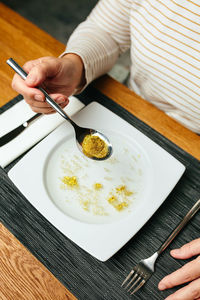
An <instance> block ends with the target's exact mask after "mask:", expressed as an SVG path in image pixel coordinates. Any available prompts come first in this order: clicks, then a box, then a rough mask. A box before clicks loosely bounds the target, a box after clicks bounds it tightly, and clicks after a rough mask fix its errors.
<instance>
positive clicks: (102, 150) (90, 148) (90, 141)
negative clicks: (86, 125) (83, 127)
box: [82, 134, 108, 158]
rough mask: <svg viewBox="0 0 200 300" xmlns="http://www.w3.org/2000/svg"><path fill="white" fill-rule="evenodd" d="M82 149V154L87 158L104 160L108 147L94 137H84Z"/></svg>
mask: <svg viewBox="0 0 200 300" xmlns="http://www.w3.org/2000/svg"><path fill="white" fill-rule="evenodd" d="M82 148H83V153H84V154H85V155H86V156H88V157H96V158H104V157H106V155H107V154H108V145H107V144H106V143H105V142H104V141H103V140H102V139H101V138H100V137H99V136H96V135H90V134H88V135H86V136H85V137H84V139H83V142H82Z"/></svg>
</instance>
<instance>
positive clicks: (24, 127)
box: [0, 114, 42, 147]
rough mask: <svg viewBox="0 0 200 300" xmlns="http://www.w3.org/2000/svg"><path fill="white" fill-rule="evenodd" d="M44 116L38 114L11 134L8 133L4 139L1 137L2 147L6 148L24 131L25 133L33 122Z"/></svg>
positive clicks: (0, 145)
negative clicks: (6, 145)
mask: <svg viewBox="0 0 200 300" xmlns="http://www.w3.org/2000/svg"><path fill="white" fill-rule="evenodd" d="M41 115H42V114H36V115H34V116H33V117H31V118H30V119H28V120H27V121H25V122H24V123H23V124H21V125H19V126H18V127H16V128H15V129H13V130H11V131H10V132H8V133H6V134H5V135H3V136H2V137H0V147H2V146H4V145H5V144H7V143H8V142H10V141H11V140H13V139H14V138H15V137H17V136H18V135H19V134H20V133H21V132H22V131H24V130H25V129H26V128H27V127H28V126H29V125H30V123H31V122H33V121H34V120H35V119H37V118H39V117H40V116H41Z"/></svg>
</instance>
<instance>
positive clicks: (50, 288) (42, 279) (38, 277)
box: [0, 223, 76, 300]
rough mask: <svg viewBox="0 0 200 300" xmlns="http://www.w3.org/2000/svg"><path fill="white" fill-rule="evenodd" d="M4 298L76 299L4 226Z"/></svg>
mask: <svg viewBox="0 0 200 300" xmlns="http://www.w3.org/2000/svg"><path fill="white" fill-rule="evenodd" d="M0 270H1V280H0V299H1V300H13V299H16V300H17V299H20V300H35V299H38V300H39V299H40V300H55V299H56V300H64V299H66V300H67V299H68V300H75V299H76V298H75V297H74V296H73V295H72V294H71V293H70V292H69V291H68V290H67V289H66V288H64V286H63V285H62V284H61V283H60V282H59V281H58V280H57V279H56V278H55V277H54V276H53V275H52V274H51V273H50V272H49V271H48V270H47V269H46V268H45V267H44V266H43V265H42V264H41V263H40V262H39V261H38V260H37V259H36V258H35V257H34V256H33V255H32V254H31V253H30V252H29V251H28V250H27V249H26V248H25V247H24V246H22V245H21V244H20V243H19V241H18V240H17V239H16V238H15V237H14V236H13V235H12V234H11V233H10V232H9V231H8V230H7V229H6V228H5V227H4V226H3V225H2V224H1V223H0Z"/></svg>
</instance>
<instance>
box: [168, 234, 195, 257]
mask: <svg viewBox="0 0 200 300" xmlns="http://www.w3.org/2000/svg"><path fill="white" fill-rule="evenodd" d="M170 254H171V255H172V256H173V257H174V258H179V259H187V258H190V257H192V256H195V255H199V254H200V238H198V239H196V240H193V241H191V242H189V243H187V244H185V245H183V246H182V247H181V248H179V249H174V250H172V251H171V252H170Z"/></svg>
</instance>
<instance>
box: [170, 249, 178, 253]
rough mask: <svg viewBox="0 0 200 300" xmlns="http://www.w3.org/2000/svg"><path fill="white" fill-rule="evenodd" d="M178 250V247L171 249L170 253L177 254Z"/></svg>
mask: <svg viewBox="0 0 200 300" xmlns="http://www.w3.org/2000/svg"><path fill="white" fill-rule="evenodd" d="M179 252H180V249H173V250H171V254H177V253H179Z"/></svg>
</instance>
